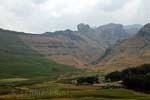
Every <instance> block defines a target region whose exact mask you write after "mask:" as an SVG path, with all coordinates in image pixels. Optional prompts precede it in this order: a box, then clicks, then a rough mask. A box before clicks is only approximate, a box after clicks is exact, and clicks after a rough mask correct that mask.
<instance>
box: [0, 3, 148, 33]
mask: <svg viewBox="0 0 150 100" xmlns="http://www.w3.org/2000/svg"><path fill="white" fill-rule="evenodd" d="M111 22H113V23H122V24H146V23H148V22H150V0H0V27H1V28H5V29H10V30H16V31H24V32H33V33H43V32H46V31H55V30H62V29H73V30H75V29H76V25H77V24H79V23H86V24H89V25H91V26H99V25H102V24H106V23H111Z"/></svg>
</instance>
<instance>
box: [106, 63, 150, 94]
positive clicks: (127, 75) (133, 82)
mask: <svg viewBox="0 0 150 100" xmlns="http://www.w3.org/2000/svg"><path fill="white" fill-rule="evenodd" d="M105 79H106V80H109V81H120V80H122V81H123V82H122V84H123V85H124V86H125V87H126V88H129V89H134V90H142V91H150V64H144V65H141V66H138V67H134V68H128V69H125V70H123V71H120V72H119V71H115V72H112V73H109V74H108V75H106V76H105Z"/></svg>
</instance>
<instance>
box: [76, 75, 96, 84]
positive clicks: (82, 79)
mask: <svg viewBox="0 0 150 100" xmlns="http://www.w3.org/2000/svg"><path fill="white" fill-rule="evenodd" d="M95 83H99V79H98V76H89V77H80V78H78V79H77V84H90V85H92V84H95Z"/></svg>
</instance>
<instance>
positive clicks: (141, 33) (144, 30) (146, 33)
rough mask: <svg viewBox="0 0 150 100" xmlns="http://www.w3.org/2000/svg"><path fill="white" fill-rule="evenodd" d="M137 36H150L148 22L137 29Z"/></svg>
mask: <svg viewBox="0 0 150 100" xmlns="http://www.w3.org/2000/svg"><path fill="white" fill-rule="evenodd" d="M138 36H144V37H148V36H150V23H148V24H146V25H144V27H143V28H142V29H141V30H140V31H139V33H138Z"/></svg>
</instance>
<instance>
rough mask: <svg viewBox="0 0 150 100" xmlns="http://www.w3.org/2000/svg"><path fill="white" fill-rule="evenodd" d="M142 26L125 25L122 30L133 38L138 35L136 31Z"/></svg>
mask: <svg viewBox="0 0 150 100" xmlns="http://www.w3.org/2000/svg"><path fill="white" fill-rule="evenodd" d="M142 27H143V26H142V25H140V24H134V25H126V26H124V29H125V30H126V32H127V33H128V34H129V35H131V36H133V35H135V34H137V33H138V31H139V30H140V29H141V28H142Z"/></svg>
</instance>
